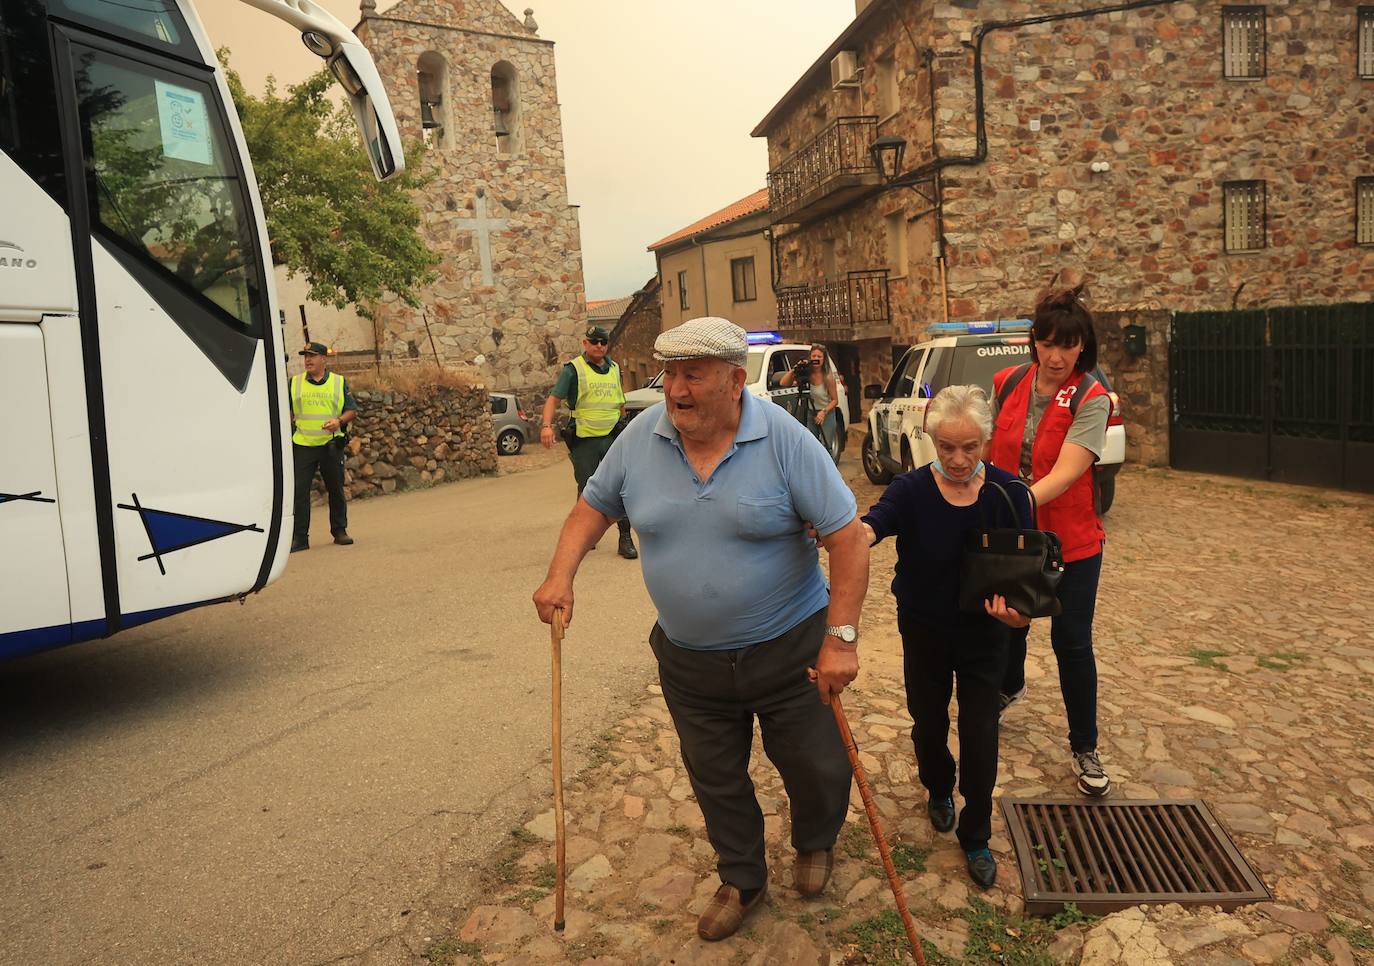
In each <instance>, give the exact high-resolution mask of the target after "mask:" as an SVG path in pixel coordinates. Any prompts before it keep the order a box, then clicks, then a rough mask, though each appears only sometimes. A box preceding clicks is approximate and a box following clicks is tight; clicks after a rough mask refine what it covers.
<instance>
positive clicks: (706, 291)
mask: <svg viewBox="0 0 1374 966" xmlns="http://www.w3.org/2000/svg"><path fill="white" fill-rule="evenodd" d="M692 244H693V245H695V246H697V251H699V252H701V300H702V302H703V303H705V304H704V305H703V306H702V311H703V312H704V313H705V314H706V315H710V314H711V286H710V285H709V284H708V283H707V281H706V246H705V245H703V244H702V243H701V242H700V241H699V240H698V239H697V237H696V236H695V235H693V236H692Z"/></svg>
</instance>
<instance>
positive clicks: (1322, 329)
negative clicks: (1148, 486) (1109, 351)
mask: <svg viewBox="0 0 1374 966" xmlns="http://www.w3.org/2000/svg"><path fill="white" fill-rule="evenodd" d="M1169 377H1170V378H1169V385H1170V394H1171V400H1170V418H1169V454H1170V456H1169V459H1170V463H1171V464H1172V465H1173V466H1175V467H1177V468H1178V469H1185V470H1199V471H1202V472H1206V473H1224V474H1230V475H1236V476H1250V477H1258V478H1261V479H1269V480H1279V481H1282V482H1285V483H1306V484H1312V485H1316V486H1333V487H1341V488H1344V489H1350V490H1364V491H1367V492H1374V303H1352V304H1346V305H1322V306H1293V307H1285V308H1274V309H1254V310H1245V311H1237V312H1180V313H1177V314H1176V315H1175V316H1174V318H1173V322H1172V325H1171V329H1170V341H1169Z"/></svg>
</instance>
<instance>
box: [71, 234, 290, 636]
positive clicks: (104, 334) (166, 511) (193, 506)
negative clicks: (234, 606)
mask: <svg viewBox="0 0 1374 966" xmlns="http://www.w3.org/2000/svg"><path fill="white" fill-rule="evenodd" d="M92 248H93V251H92V254H93V263H94V269H95V280H96V290H97V292H99V293H100V312H101V317H100V329H101V334H100V342H101V368H102V371H103V373H104V382H105V412H106V421H107V429H108V433H109V444H110V445H109V452H110V479H111V485H112V493H113V498H114V503H115V507H116V510H115V547H116V557H117V559H118V567H119V587H120V603H121V610H122V612H123V613H125V614H135V613H139V612H144V611H150V610H156V609H159V608H163V607H172V606H178V605H187V604H193V603H197V602H200V601H206V600H214V599H217V598H223V597H227V596H230V595H233V594H240V593H245V592H247V591H249V590H251V589H252V587H253V583H254V581H255V580H256V578H257V574H258V570H259V569H260V567H261V565H262V561H263V555H264V553H265V552H266V550H267V546H266V541H267V532H268V531H269V529H270V523H271V514H272V478H273V465H272V460H273V455H274V454H273V452H272V446H271V444H270V439H269V436H268V433H267V431H266V430H267V427H268V425H269V424H268V418H269V406H268V400H267V379H266V373H265V366H264V365H263V359H262V358H261V353H262V351H263V350H262V347H261V345H259V347H258V350H257V351H258V353H259V357H258V359H257V360H256V361H255V362H254V364H253V366H252V370H251V376H250V378H249V380H248V384H247V387H246V389H245V391H244V392H242V393H240V392H239V391H238V390H236V389H235V388H234V387H233V386H232V385H231V384H230V383H229V382H228V381H227V380H226V379H225V378H224V377H223V376H222V375H221V374H220V372H219V370H218V369H217V368H216V367H215V366H214V364H213V363H211V362H210V360H209V359H208V358H207V357H206V356H205V355H204V353H202V352H201V350H200V349H199V348H197V347H196V345H195V344H193V343H192V342H191V341H190V340H189V339H188V338H187V337H186V335H185V334H184V333H183V332H182V330H181V328H180V327H179V326H178V325H177V324H176V323H175V322H174V321H173V320H172V319H171V318H170V317H169V316H168V315H167V313H166V312H165V311H164V310H163V309H162V308H161V306H159V305H158V303H157V302H155V301H154V300H153V298H152V297H151V296H149V295H148V294H147V292H146V291H145V290H144V289H143V287H142V286H141V285H140V284H139V282H138V281H137V280H135V279H134V278H133V277H131V276H130V275H129V273H128V272H127V271H126V270H125V269H124V268H123V266H121V265H120V264H119V263H118V262H116V261H115V260H114V258H113V257H112V256H111V255H110V254H109V253H108V252H106V251H105V249H104V247H103V246H102V245H101V244H100V243H98V242H97V243H96V244H95V245H93V246H92Z"/></svg>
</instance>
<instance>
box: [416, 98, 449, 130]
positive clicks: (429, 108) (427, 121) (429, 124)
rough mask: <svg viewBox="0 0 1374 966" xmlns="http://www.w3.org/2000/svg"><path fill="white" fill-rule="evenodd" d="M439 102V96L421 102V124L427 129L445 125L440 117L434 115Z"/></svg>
mask: <svg viewBox="0 0 1374 966" xmlns="http://www.w3.org/2000/svg"><path fill="white" fill-rule="evenodd" d="M438 104H439V99H438V98H435V99H434V100H432V101H421V102H420V125H421V126H422V127H423V128H425V130H430V129H432V128H436V127H442V126H443V125H442V124H440V122H439V119H438V118H437V117H435V116H434V108H435V107H437V106H438Z"/></svg>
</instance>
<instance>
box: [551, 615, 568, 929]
mask: <svg viewBox="0 0 1374 966" xmlns="http://www.w3.org/2000/svg"><path fill="white" fill-rule="evenodd" d="M549 636H550V638H551V639H552V644H553V828H554V846H553V858H554V864H555V866H556V868H557V877H556V879H555V883H556V884H555V887H554V900H553V901H554V906H553V928H554V931H555V932H562V931H563V883H564V882H565V881H566V879H567V877H568V856H567V843H566V842H564V840H563V609H562V608H561V607H555V608H554V611H553V620H552V621H551V622H550V623H549Z"/></svg>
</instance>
